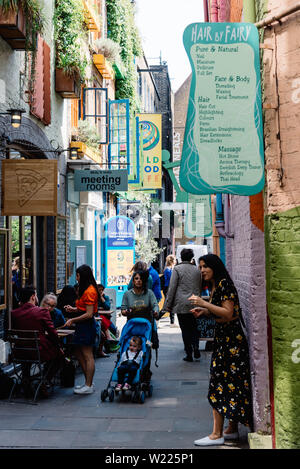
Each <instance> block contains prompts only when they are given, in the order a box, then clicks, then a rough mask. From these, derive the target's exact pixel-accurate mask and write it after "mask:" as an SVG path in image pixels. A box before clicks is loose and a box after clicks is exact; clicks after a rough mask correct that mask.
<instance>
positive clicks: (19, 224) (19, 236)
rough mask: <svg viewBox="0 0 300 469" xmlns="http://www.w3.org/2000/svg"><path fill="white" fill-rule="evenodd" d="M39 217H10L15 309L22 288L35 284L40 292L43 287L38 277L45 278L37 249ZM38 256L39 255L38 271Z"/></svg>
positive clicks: (13, 303)
mask: <svg viewBox="0 0 300 469" xmlns="http://www.w3.org/2000/svg"><path fill="white" fill-rule="evenodd" d="M37 218H40V217H31V216H22V217H19V216H12V217H10V223H11V259H12V307H13V309H14V308H16V307H18V303H19V294H20V289H21V288H24V287H26V286H28V285H34V286H36V288H37V289H38V293H39V290H40V289H41V285H40V282H37V279H38V277H42V278H43V274H42V271H41V267H42V262H41V261H42V259H43V258H41V256H38V250H37V245H38V243H37V238H38V237H37V224H38V223H37ZM37 257H39V269H38V272H37ZM40 274H42V275H40ZM37 283H38V284H37Z"/></svg>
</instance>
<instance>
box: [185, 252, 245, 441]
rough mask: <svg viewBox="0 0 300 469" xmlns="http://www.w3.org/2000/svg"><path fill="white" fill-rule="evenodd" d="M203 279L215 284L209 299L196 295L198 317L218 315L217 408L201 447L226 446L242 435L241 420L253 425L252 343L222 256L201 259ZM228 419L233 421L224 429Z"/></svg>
mask: <svg viewBox="0 0 300 469" xmlns="http://www.w3.org/2000/svg"><path fill="white" fill-rule="evenodd" d="M199 262H200V269H201V274H202V278H203V281H205V282H209V283H210V285H211V296H210V300H209V301H205V300H203V299H202V298H201V297H199V296H196V295H192V296H191V297H190V298H189V300H190V303H191V305H193V306H194V308H192V309H191V312H192V313H193V314H194V316H195V317H199V316H201V315H203V314H204V315H211V314H212V315H214V317H215V321H216V326H215V339H214V345H213V352H212V358H211V367H210V383H209V391H208V401H209V403H210V405H211V406H212V408H213V431H212V433H211V434H210V435H209V436H207V437H205V438H201V439H199V440H196V441H194V444H195V445H197V446H211V445H222V444H223V443H224V440H225V439H237V438H238V422H240V423H242V424H243V425H246V426H249V427H250V428H251V427H252V403H251V381H250V364H249V352H248V344H247V340H246V337H245V334H244V331H243V329H242V326H241V321H242V315H241V309H240V304H239V298H238V294H237V291H236V288H235V286H234V284H233V282H232V280H231V278H230V276H229V273H228V272H227V270H226V268H225V266H224V264H223V262H222V261H221V259H220V258H219V257H218V256H216V255H215V254H207V255H206V256H202V257H200V259H199ZM224 418H227V419H228V420H229V425H228V428H227V429H226V430H225V431H224V432H223V425H224Z"/></svg>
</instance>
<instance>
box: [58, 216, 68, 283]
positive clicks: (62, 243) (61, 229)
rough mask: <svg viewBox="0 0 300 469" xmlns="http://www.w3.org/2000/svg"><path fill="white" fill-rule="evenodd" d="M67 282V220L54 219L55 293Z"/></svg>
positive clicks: (61, 218) (62, 218)
mask: <svg viewBox="0 0 300 469" xmlns="http://www.w3.org/2000/svg"><path fill="white" fill-rule="evenodd" d="M66 282H67V219H66V218H64V217H56V291H57V292H59V291H60V290H62V289H63V287H64V286H65V285H66Z"/></svg>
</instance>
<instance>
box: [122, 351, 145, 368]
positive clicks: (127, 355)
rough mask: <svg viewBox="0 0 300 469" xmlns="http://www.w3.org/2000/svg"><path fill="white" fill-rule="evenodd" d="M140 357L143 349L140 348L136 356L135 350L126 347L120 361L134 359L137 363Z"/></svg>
mask: <svg viewBox="0 0 300 469" xmlns="http://www.w3.org/2000/svg"><path fill="white" fill-rule="evenodd" d="M142 358H143V351H142V350H140V352H139V354H138V356H136V352H131V351H130V350H129V349H128V350H125V352H123V353H122V356H121V361H120V363H123V362H125V361H126V360H134V361H135V362H136V363H137V364H138V365H139V364H140V363H141V361H142Z"/></svg>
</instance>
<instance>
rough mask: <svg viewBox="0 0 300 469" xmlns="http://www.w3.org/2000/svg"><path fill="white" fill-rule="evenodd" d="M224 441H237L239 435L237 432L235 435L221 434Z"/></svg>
mask: <svg viewBox="0 0 300 469" xmlns="http://www.w3.org/2000/svg"><path fill="white" fill-rule="evenodd" d="M223 436H224V440H238V439H239V434H238V432H235V433H223Z"/></svg>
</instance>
